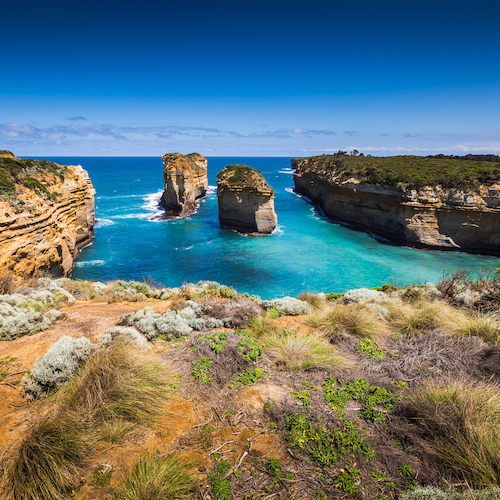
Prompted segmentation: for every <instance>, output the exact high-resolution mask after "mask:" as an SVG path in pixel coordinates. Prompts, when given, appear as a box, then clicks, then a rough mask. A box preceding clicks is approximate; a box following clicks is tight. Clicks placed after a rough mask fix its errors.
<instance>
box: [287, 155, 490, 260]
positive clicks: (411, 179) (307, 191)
mask: <svg viewBox="0 0 500 500" xmlns="http://www.w3.org/2000/svg"><path fill="white" fill-rule="evenodd" d="M485 158H487V159H488V160H492V159H493V161H484V160H485ZM497 159H498V161H497ZM292 165H293V166H294V167H295V168H296V171H295V175H294V179H295V191H296V192H297V193H300V194H303V195H305V196H307V197H308V198H310V199H311V200H312V201H313V202H315V203H317V204H318V205H319V206H320V207H321V208H322V209H323V211H324V212H325V214H326V215H327V216H328V217H330V218H332V219H333V220H337V221H341V222H347V223H349V224H352V225H354V226H356V227H358V228H360V229H364V230H369V231H372V232H373V233H375V234H378V235H380V236H383V237H385V238H387V239H389V240H391V241H393V242H395V243H398V244H402V245H410V246H414V247H418V248H430V249H440V250H461V251H468V252H474V253H484V254H498V253H500V205H499V196H500V158H498V157H492V156H491V155H489V156H487V157H484V158H482V157H479V156H474V157H473V159H467V157H453V158H451V157H443V156H438V157H426V158H424V157H415V156H395V157H387V158H377V157H360V156H358V157H354V156H347V155H345V154H344V153H341V152H339V153H338V154H336V155H324V156H317V157H311V158H302V159H300V160H297V159H295V161H293V160H292Z"/></svg>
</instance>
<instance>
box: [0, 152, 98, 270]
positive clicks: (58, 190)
mask: <svg viewBox="0 0 500 500" xmlns="http://www.w3.org/2000/svg"><path fill="white" fill-rule="evenodd" d="M0 157H1V158H3V159H1V158H0V159H1V161H0V172H1V174H2V179H1V180H3V183H2V185H1V186H0V266H1V268H2V269H5V270H7V269H8V270H10V271H12V272H15V273H16V274H18V275H21V276H30V275H34V274H37V273H39V272H41V271H42V272H49V273H51V274H53V275H56V276H68V275H70V274H71V271H72V268H73V259H74V257H75V256H76V255H77V254H78V252H79V251H80V249H81V248H83V247H84V246H86V245H87V244H89V243H90V242H91V241H92V237H93V229H92V228H93V226H94V223H95V214H94V194H95V190H94V188H93V186H92V183H91V182H90V179H89V176H88V173H87V172H86V171H85V170H84V169H83V168H82V167H81V166H61V165H57V164H54V163H50V162H39V161H36V160H18V159H17V158H16V157H14V156H13V155H12V156H11V157H9V156H8V155H4V154H2V155H0Z"/></svg>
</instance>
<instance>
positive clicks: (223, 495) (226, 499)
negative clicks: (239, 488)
mask: <svg viewBox="0 0 500 500" xmlns="http://www.w3.org/2000/svg"><path fill="white" fill-rule="evenodd" d="M208 480H209V481H210V483H211V484H212V490H213V493H214V497H215V498H219V499H221V500H230V498H231V485H230V484H229V482H228V481H227V479H224V478H223V477H222V476H221V475H220V474H217V473H215V472H212V473H211V474H209V475H208Z"/></svg>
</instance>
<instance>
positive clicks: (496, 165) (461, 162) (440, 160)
mask: <svg viewBox="0 0 500 500" xmlns="http://www.w3.org/2000/svg"><path fill="white" fill-rule="evenodd" d="M301 160H308V164H309V165H308V167H307V168H312V169H313V170H315V171H318V172H326V173H330V174H333V175H342V176H344V175H346V176H347V175H348V176H355V177H357V178H358V179H360V180H361V181H363V182H366V183H368V184H378V185H381V186H394V187H395V186H398V185H400V186H404V187H406V188H410V189H420V188H422V187H424V186H438V185H440V186H441V187H443V188H445V189H446V188H458V189H462V190H464V191H477V190H478V189H479V187H480V186H481V185H492V184H494V183H497V182H500V157H498V156H495V155H467V156H461V157H458V156H444V155H438V156H427V157H423V156H387V157H377V156H363V155H359V156H358V155H354V154H351V155H348V154H347V153H345V152H344V151H339V152H338V153H336V154H333V155H323V156H313V157H309V158H302V159H301Z"/></svg>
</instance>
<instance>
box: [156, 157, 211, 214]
mask: <svg viewBox="0 0 500 500" xmlns="http://www.w3.org/2000/svg"><path fill="white" fill-rule="evenodd" d="M162 159H163V177H164V180H165V190H164V191H163V195H162V197H161V200H160V206H162V207H163V208H164V209H165V210H166V211H167V215H171V216H184V215H188V214H190V213H192V212H194V211H195V210H196V199H197V198H200V197H201V196H203V195H204V194H205V193H206V192H207V189H208V178H207V159H206V158H205V157H204V156H202V155H200V154H198V153H191V154H189V155H186V156H184V155H181V154H180V153H167V154H166V155H164V156H163V158H162Z"/></svg>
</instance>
